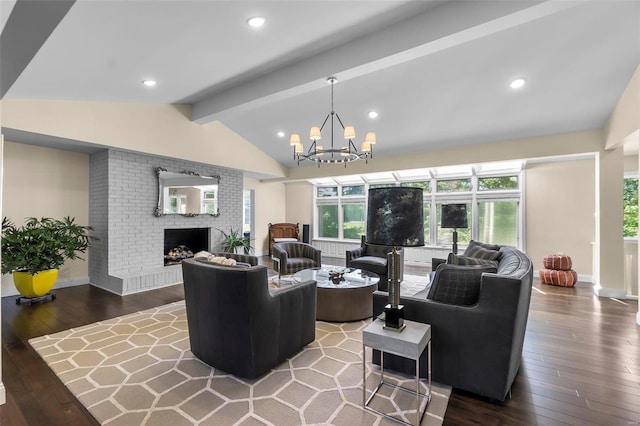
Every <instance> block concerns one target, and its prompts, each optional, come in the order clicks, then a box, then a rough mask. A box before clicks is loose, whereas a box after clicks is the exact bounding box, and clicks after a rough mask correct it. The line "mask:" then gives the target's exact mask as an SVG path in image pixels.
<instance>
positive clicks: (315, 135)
mask: <svg viewBox="0 0 640 426" xmlns="http://www.w3.org/2000/svg"><path fill="white" fill-rule="evenodd" d="M309 139H311V140H312V141H319V140H320V139H322V134H321V133H320V127H312V128H311V131H310V132H309Z"/></svg>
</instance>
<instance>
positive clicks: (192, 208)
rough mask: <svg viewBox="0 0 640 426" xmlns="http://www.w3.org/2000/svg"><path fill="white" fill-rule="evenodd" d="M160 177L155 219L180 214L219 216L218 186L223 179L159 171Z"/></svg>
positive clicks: (159, 169)
mask: <svg viewBox="0 0 640 426" xmlns="http://www.w3.org/2000/svg"><path fill="white" fill-rule="evenodd" d="M156 174H157V175H158V206H157V207H156V209H155V212H154V215H155V216H164V215H167V214H180V215H183V216H190V217H192V216H198V215H200V214H208V215H211V216H220V208H219V206H218V185H219V184H220V176H218V175H215V176H201V175H199V174H198V173H195V172H188V171H184V172H181V173H173V172H168V171H167V169H163V168H162V167H157V168H156Z"/></svg>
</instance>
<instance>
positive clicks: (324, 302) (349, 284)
mask: <svg viewBox="0 0 640 426" xmlns="http://www.w3.org/2000/svg"><path fill="white" fill-rule="evenodd" d="M330 273H337V274H338V275H339V274H342V276H341V277H336V279H335V280H331V278H330V276H329V274H330ZM293 279H294V281H297V282H303V281H308V280H316V282H317V291H318V301H317V305H316V319H318V320H320V321H330V322H347V321H357V320H361V319H365V318H371V316H372V315H373V292H374V291H376V289H377V288H378V281H380V277H379V276H378V274H375V273H373V272H369V271H362V270H360V269H353V268H343V267H335V268H328V267H322V268H311V269H303V270H302V271H298V272H296V273H295V275H294V276H293Z"/></svg>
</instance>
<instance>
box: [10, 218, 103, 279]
mask: <svg viewBox="0 0 640 426" xmlns="http://www.w3.org/2000/svg"><path fill="white" fill-rule="evenodd" d="M91 229H92V228H91V227H89V226H82V225H78V224H76V223H75V218H70V217H68V216H67V217H65V218H64V219H62V220H58V219H52V218H48V217H43V218H41V219H37V218H35V217H30V218H28V219H27V220H26V221H25V223H24V225H22V226H16V225H15V224H14V223H13V222H11V220H10V219H8V218H6V217H5V218H3V219H2V273H3V274H8V273H11V272H13V271H21V272H28V273H30V274H36V273H37V272H40V271H46V270H49V269H59V268H60V266H62V265H63V264H64V262H65V261H67V260H69V259H82V258H81V257H80V256H79V253H84V252H85V251H86V250H87V249H88V248H89V245H90V244H91V242H92V241H97V240H98V239H97V238H96V237H94V236H91V235H89V231H91Z"/></svg>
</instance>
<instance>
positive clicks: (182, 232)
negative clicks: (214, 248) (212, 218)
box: [164, 228, 210, 266]
mask: <svg viewBox="0 0 640 426" xmlns="http://www.w3.org/2000/svg"><path fill="white" fill-rule="evenodd" d="M209 240H210V238H209V228H186V229H165V230H164V265H165V266H168V265H177V264H179V263H180V262H182V260H183V259H188V258H190V257H193V255H194V254H196V253H197V252H199V251H202V250H206V251H209Z"/></svg>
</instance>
